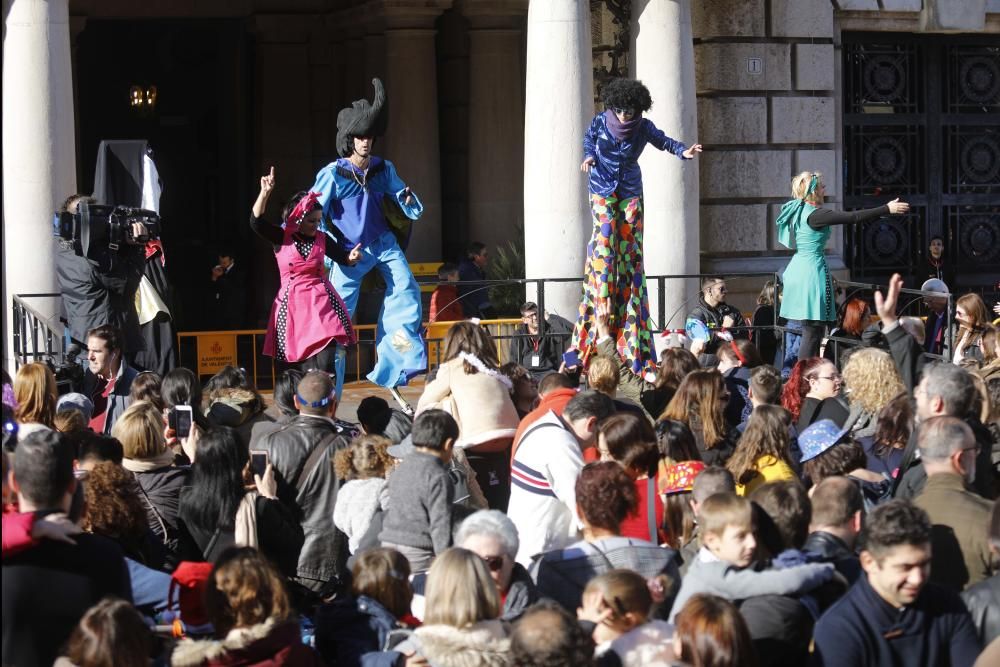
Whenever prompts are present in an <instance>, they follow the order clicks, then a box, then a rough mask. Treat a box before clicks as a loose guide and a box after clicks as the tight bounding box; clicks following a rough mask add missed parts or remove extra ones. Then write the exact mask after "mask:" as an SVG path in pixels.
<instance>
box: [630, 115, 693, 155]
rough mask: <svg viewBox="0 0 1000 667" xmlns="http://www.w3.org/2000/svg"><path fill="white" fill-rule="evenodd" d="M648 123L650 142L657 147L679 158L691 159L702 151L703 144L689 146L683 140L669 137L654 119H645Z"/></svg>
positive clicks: (647, 129)
mask: <svg viewBox="0 0 1000 667" xmlns="http://www.w3.org/2000/svg"><path fill="white" fill-rule="evenodd" d="M644 123H645V125H646V133H647V134H646V136H647V140H648V141H649V143H651V144H652V145H653V146H654V147H655V148H658V149H659V150H661V151H667V152H668V153H673V154H674V155H676V156H677V157H679V158H682V159H684V160H690V159H692V158H694V157H696V156H697V155H698V153H700V152H701V149H702V146H701V144H693V145H692V146H691V147H688V146H687V145H686V144H685V143H684V142H683V141H677V140H676V139H672V138H670V137H668V136H667V135H666V134H665V133H664V132H663V130H661V129H660V128H658V127H656V125H654V124H653V121H651V120H649V119H648V118H647V119H646V120H645V121H644Z"/></svg>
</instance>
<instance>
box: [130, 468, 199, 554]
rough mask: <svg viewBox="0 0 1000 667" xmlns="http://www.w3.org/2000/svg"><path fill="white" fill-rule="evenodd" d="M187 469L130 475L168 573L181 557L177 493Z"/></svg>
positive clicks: (152, 471)
mask: <svg viewBox="0 0 1000 667" xmlns="http://www.w3.org/2000/svg"><path fill="white" fill-rule="evenodd" d="M190 472H191V469H190V468H188V467H187V466H182V467H177V466H167V467H165V468H157V469H156V470H150V471H149V472H137V473H133V475H134V476H135V481H136V483H137V484H138V485H139V491H140V493H139V498H140V499H141V500H142V504H143V507H145V509H146V522H147V523H148V524H149V527H150V529H151V530H152V531H153V534H155V535H156V536H157V538H159V539H160V540H162V541H163V545H164V546H165V547H166V549H167V557H166V560H167V564H168V566H169V569H173V568H174V567H176V565H177V563H178V562H179V561H180V560H181V559H182V558H183V557H184V554H182V553H181V545H180V538H179V535H180V533H179V530H178V511H179V509H180V496H181V489H182V488H183V487H184V485H185V484H187V480H188V474H189V473H190Z"/></svg>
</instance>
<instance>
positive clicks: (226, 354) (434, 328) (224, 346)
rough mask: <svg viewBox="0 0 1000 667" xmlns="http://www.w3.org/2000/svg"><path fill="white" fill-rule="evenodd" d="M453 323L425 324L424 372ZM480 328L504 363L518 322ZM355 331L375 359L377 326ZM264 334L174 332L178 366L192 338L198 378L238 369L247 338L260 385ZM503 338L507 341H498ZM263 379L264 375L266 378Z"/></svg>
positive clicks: (437, 359) (357, 363)
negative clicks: (242, 340) (486, 332)
mask: <svg viewBox="0 0 1000 667" xmlns="http://www.w3.org/2000/svg"><path fill="white" fill-rule="evenodd" d="M452 324H454V322H432V323H429V324H425V325H424V326H425V328H426V334H425V341H426V345H427V370H428V371H429V370H431V369H432V368H435V367H437V366H438V364H440V363H441V355H442V354H443V353H444V349H443V345H442V343H443V341H444V337H445V334H447V333H448V329H449V328H450V327H451V325H452ZM480 324H481V325H482V326H485V327H486V328H487V329H488V330H489V332H490V335H492V336H493V337H494V338H495V339H496V345H497V358H498V359H499V360H500V363H501V364H503V363H505V362H506V361H507V349H508V340H509V336H511V335H513V333H514V330H515V329H516V327H517V326H518V325H520V324H521V320H520V319H514V318H510V319H496V320H482V321H481V322H480ZM354 331H355V332H356V333H357V335H358V347H361V346H362V345H370V346H371V348H372V359H373V361H374V360H377V358H378V356H377V355H378V352H377V350H376V348H375V331H376V325H374V324H358V325H355V327H354ZM266 334H267V331H266V330H265V329H234V330H232V331H178V332H177V359H178V363H179V365H181V366H184V365H185V363H184V362H185V358H184V356H183V353H184V350H185V349H186V347H187V346H185V345H184V343H185V342H186V341H190V339H192V338H193V339H194V345H195V361H194V363H193V364H189V365H188V367H189V368H192V367H193V368H194V369H195V372H196V373H197V374H198V375H199V376H202V375H214V374H215V373H217V372H218V371H220V370H222V368H223V367H224V366H226V365H231V366H239V363H238V357H239V348H240V345H239V343H240V340H239V339H240V338H241V337H242V338H246V337H250V341H251V347H252V356H253V363H252V365H251V367H250V368H249V369H248V370H250V371H251V372H252V373H253V378H254V383H255V384H259V380H258V371H259V369H258V364H257V358H258V357H259V356H261V355H262V354H263V353H262V352H261V350H262V349H263V345H264V342H263V341H264V337H265V335H266ZM503 336H506V337H508V338H501V337H503ZM354 356H355V358H354V377H355V378H356V379H358V380H360V379H362V378H363V377H364V376H363V375H362V374H361V355H360V354H355V355H354ZM268 359H269V360H270V361H269V365H270V378H271V386H272V387H273V386H274V381H275V368H274V361H273V359H270V358H268ZM265 377H266V376H265Z"/></svg>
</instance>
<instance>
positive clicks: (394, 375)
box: [330, 232, 427, 399]
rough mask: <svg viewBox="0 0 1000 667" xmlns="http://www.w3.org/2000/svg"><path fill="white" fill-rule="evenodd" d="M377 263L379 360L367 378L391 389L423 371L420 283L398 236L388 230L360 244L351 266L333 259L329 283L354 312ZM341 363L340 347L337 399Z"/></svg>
mask: <svg viewBox="0 0 1000 667" xmlns="http://www.w3.org/2000/svg"><path fill="white" fill-rule="evenodd" d="M376 268H377V269H378V270H379V272H380V273H381V274H382V277H383V278H384V279H385V285H386V288H385V298H384V299H383V300H382V309H381V310H380V311H379V316H378V328H377V329H376V331H375V351H376V354H377V356H378V360H377V362H376V363H375V368H373V369H372V372H371V373H369V374H368V379H369V380H371V381H372V382H374V383H375V384H378V385H381V386H383V387H389V388H391V387H395V386H397V385H402V384H406V383H407V381H409V379H410V378H411V377H413V376H414V375H419V374H420V373H424V372H426V371H427V350H426V348H425V347H424V340H423V338H422V337H421V335H420V330H421V328H422V326H423V322H422V318H423V313H422V308H421V305H420V287H419V285H417V281H416V280H415V279H414V277H413V273H412V272H411V271H410V265H409V264H408V263H407V262H406V255H404V254H403V251H402V250H401V249H400V247H399V244H398V243H397V242H396V237H395V236H393V234H392V232H385V233H384V234H382V235H381V236H380V237H378V238H377V239H375V240H374V241H372V242H371V243H369V244H368V245H367V246H365V247H364V248H362V249H361V260H360V261H359V262H358V263H357V264H355V265H354V266H343V265H341V264H334V265H333V269H332V270H331V271H330V282H332V283H333V285H334V287H336V288H337V293H338V294H340V297H341V298H342V299H343V300H344V303H345V304H346V305H347V310H348V312H349V313H350V314H351V316H352V317H353V316H354V311H355V309H356V308H357V306H358V290H359V289H360V288H361V281H362V279H364V277H365V276H366V275H367V274H368V272H369V271H371V270H372V269H376ZM345 365H346V354H345V351H344V350H343V348H339V347H338V353H337V357H336V362H335V366H336V370H337V398H338V399H339V398H340V394H341V392H342V391H343V388H344V370H345Z"/></svg>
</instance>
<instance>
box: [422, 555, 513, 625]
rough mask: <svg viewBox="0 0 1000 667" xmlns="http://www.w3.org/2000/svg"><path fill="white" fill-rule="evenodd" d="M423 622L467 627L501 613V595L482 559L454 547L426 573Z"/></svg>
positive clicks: (441, 556)
mask: <svg viewBox="0 0 1000 667" xmlns="http://www.w3.org/2000/svg"><path fill="white" fill-rule="evenodd" d="M425 608H426V612H425V614H424V623H425V624H426V625H448V626H451V627H453V628H459V629H462V628H467V627H469V626H471V625H474V624H476V623H478V622H480V621H483V620H487V619H495V618H498V617H499V616H500V595H499V593H497V586H496V584H495V583H494V582H493V579H492V578H491V577H490V571H489V570H488V569H486V563H484V562H483V559H482V558H480V557H479V556H477V555H476V554H474V553H472V552H471V551H469V550H468V549H462V548H459V547H452V548H451V549H448V550H447V551H445V552H443V553H441V554H440V555H438V557H437V558H435V559H434V563H433V564H432V565H431V569H430V571H429V572H428V573H427V593H426V596H425Z"/></svg>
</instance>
